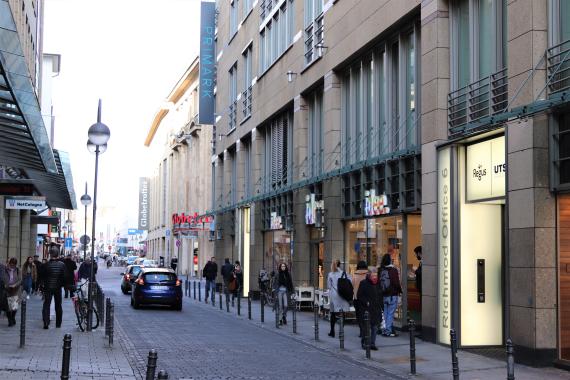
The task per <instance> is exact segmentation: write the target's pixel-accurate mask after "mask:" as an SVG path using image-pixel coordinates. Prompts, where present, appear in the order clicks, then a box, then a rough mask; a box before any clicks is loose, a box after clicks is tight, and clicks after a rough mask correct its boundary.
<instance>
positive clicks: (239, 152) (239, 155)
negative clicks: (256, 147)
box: [232, 140, 247, 202]
mask: <svg viewBox="0 0 570 380" xmlns="http://www.w3.org/2000/svg"><path fill="white" fill-rule="evenodd" d="M246 155H247V149H246V146H245V144H244V143H243V142H242V141H241V140H238V141H237V143H236V155H235V159H236V160H237V188H236V189H232V191H236V200H237V201H238V202H240V201H243V200H244V198H245V181H246V179H245V161H246Z"/></svg>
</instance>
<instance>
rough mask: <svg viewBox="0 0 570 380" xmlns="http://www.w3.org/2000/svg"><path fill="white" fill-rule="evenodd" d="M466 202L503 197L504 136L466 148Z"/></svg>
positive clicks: (505, 170) (504, 167) (505, 169)
mask: <svg viewBox="0 0 570 380" xmlns="http://www.w3.org/2000/svg"><path fill="white" fill-rule="evenodd" d="M466 166H467V172H466V177H467V178H466V186H467V201H469V202H474V201H482V200H488V199H496V198H501V197H504V196H505V181H506V180H505V174H506V172H507V165H506V163H505V136H501V137H497V138H494V139H491V140H485V141H482V142H478V143H475V144H471V145H468V146H467V164H466Z"/></svg>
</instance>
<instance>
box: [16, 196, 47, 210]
mask: <svg viewBox="0 0 570 380" xmlns="http://www.w3.org/2000/svg"><path fill="white" fill-rule="evenodd" d="M45 207H46V198H45V197H6V208H7V209H9V210H35V209H38V208H45Z"/></svg>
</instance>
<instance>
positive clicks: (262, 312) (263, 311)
mask: <svg viewBox="0 0 570 380" xmlns="http://www.w3.org/2000/svg"><path fill="white" fill-rule="evenodd" d="M259 305H260V308H261V309H260V310H261V323H264V322H265V301H264V297H263V294H262V295H261V297H260V298H259Z"/></svg>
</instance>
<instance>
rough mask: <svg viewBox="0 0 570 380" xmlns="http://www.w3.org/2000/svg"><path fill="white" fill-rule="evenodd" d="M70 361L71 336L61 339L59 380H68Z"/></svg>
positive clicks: (66, 335)
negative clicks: (61, 351)
mask: <svg viewBox="0 0 570 380" xmlns="http://www.w3.org/2000/svg"><path fill="white" fill-rule="evenodd" d="M70 359H71V334H65V336H64V337H63V358H62V359H61V380H67V379H69V360H70Z"/></svg>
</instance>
